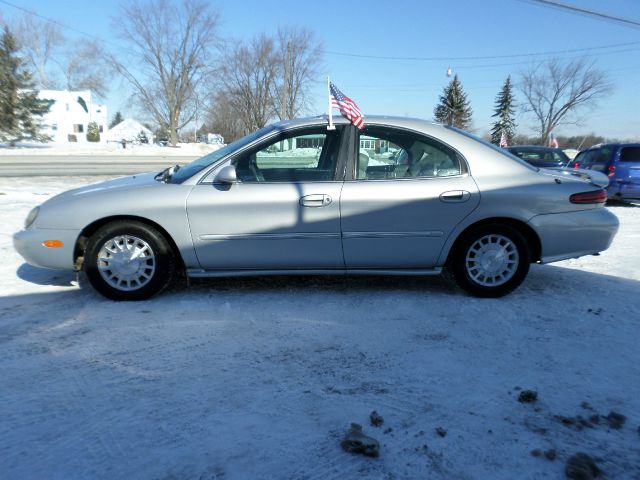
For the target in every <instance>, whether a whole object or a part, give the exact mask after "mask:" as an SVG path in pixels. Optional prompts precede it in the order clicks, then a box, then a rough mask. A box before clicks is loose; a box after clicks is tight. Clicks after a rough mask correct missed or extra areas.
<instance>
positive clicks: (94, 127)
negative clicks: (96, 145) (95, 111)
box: [87, 122, 100, 142]
mask: <svg viewBox="0 0 640 480" xmlns="http://www.w3.org/2000/svg"><path fill="white" fill-rule="evenodd" d="M99 141H100V127H99V126H98V124H97V123H96V122H89V125H87V142H99Z"/></svg>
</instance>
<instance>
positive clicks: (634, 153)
mask: <svg viewBox="0 0 640 480" xmlns="http://www.w3.org/2000/svg"><path fill="white" fill-rule="evenodd" d="M620 161H621V162H636V163H640V147H624V148H623V149H622V152H620Z"/></svg>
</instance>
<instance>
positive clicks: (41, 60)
mask: <svg viewBox="0 0 640 480" xmlns="http://www.w3.org/2000/svg"><path fill="white" fill-rule="evenodd" d="M15 36H16V38H17V40H18V45H19V47H20V50H21V52H22V54H23V58H24V61H25V63H26V66H27V68H29V70H31V71H32V72H34V81H35V83H36V87H38V88H40V89H43V88H44V89H46V88H58V87H59V86H60V83H59V81H58V78H57V75H56V73H55V72H56V70H57V66H58V65H59V63H58V62H59V60H58V59H57V54H58V53H59V51H60V49H61V48H62V46H63V45H64V43H65V42H66V39H65V37H64V35H63V34H62V29H61V28H60V26H59V25H58V24H55V23H52V22H47V21H44V20H39V19H38V18H36V17H34V16H33V15H28V14H25V15H23V16H21V17H19V18H18V20H17V21H16V27H15Z"/></svg>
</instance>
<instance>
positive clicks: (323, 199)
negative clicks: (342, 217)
mask: <svg viewBox="0 0 640 480" xmlns="http://www.w3.org/2000/svg"><path fill="white" fill-rule="evenodd" d="M330 203H331V196H330V195H325V194H322V193H314V194H311V195H305V196H304V197H302V198H301V199H300V205H302V206H303V207H316V208H317V207H326V206H327V205H329V204H330Z"/></svg>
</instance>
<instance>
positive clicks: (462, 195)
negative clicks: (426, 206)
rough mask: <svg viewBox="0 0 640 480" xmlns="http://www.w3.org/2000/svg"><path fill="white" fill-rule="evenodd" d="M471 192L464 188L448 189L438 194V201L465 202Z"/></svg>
mask: <svg viewBox="0 0 640 480" xmlns="http://www.w3.org/2000/svg"><path fill="white" fill-rule="evenodd" d="M469 198H471V194H470V193H469V192H467V191H466V190H450V191H448V192H444V193H441V194H440V201H441V202H445V203H453V202H466V201H467V200H469Z"/></svg>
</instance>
